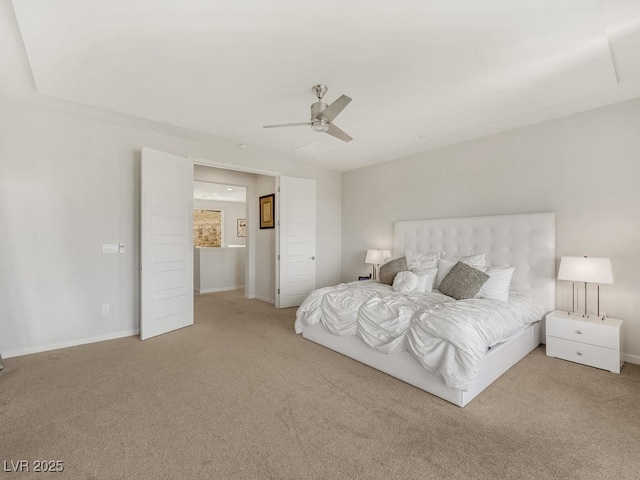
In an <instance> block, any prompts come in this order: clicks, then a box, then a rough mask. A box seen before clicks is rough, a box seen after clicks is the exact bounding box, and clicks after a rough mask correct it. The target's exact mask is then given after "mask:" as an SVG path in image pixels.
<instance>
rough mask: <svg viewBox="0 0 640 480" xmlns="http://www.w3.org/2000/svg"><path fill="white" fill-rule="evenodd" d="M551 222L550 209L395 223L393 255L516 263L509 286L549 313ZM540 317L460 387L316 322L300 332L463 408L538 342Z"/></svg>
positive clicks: (492, 353)
mask: <svg viewBox="0 0 640 480" xmlns="http://www.w3.org/2000/svg"><path fill="white" fill-rule="evenodd" d="M555 223H556V222H555V214H554V213H531V214H519V215H498V216H486V217H466V218H445V219H439V220H411V221H401V222H395V223H394V258H399V257H402V256H404V251H405V249H406V250H413V251H418V252H442V251H444V252H447V253H450V254H456V255H472V254H480V253H485V254H486V259H487V264H488V265H512V266H514V267H516V270H515V272H514V275H513V280H512V282H511V288H512V290H519V291H525V292H530V293H532V294H533V295H535V296H536V297H537V298H538V300H540V302H542V305H543V306H544V308H545V311H547V312H550V311H552V310H553V309H554V308H555V238H556V235H555ZM540 320H541V321H540V322H536V323H534V324H532V325H530V326H529V327H528V328H526V329H525V330H523V331H521V332H520V333H519V334H518V335H516V336H514V337H512V338H511V339H510V340H509V341H507V342H505V343H503V344H501V345H498V346H497V347H495V348H494V349H492V350H491V351H490V352H489V353H488V354H487V355H486V357H485V358H484V359H483V360H482V361H481V362H480V367H479V373H478V376H477V377H476V379H475V380H474V381H473V383H472V384H471V386H470V387H469V389H468V390H464V391H460V390H454V389H452V388H449V387H447V386H446V385H445V384H444V382H443V381H442V379H440V378H439V377H436V376H435V375H432V374H430V373H428V372H427V371H426V370H424V369H423V368H422V366H420V364H419V363H418V362H417V361H416V360H414V359H413V357H411V355H410V354H409V353H407V352H402V353H398V354H394V355H388V354H385V353H381V352H379V351H377V350H373V349H371V348H370V347H368V346H367V345H366V344H365V343H364V342H363V341H362V340H360V339H359V338H358V337H356V336H349V337H341V336H338V335H333V334H331V333H329V332H328V331H327V330H326V329H325V328H324V327H323V326H322V324H321V323H318V324H315V325H313V326H311V327H308V328H305V329H304V331H303V332H302V336H303V337H305V338H307V339H309V340H311V341H313V342H316V343H319V344H320V345H323V346H325V347H327V348H330V349H332V350H335V351H336V352H339V353H342V354H343V355H346V356H348V357H351V358H353V359H355V360H358V361H359V362H362V363H364V364H366V365H369V366H371V367H373V368H376V369H378V370H380V371H382V372H384V373H387V374H389V375H391V376H393V377H396V378H398V379H400V380H402V381H404V382H406V383H409V384H411V385H413V386H415V387H418V388H420V389H422V390H425V391H427V392H429V393H432V394H433V395H436V396H438V397H440V398H443V399H445V400H447V401H448V402H451V403H454V404H456V405H458V406H460V407H464V406H465V405H466V404H467V403H469V402H470V401H471V400H472V399H473V398H475V397H476V396H477V395H478V394H479V393H480V392H482V391H483V390H484V389H485V388H487V387H488V386H489V385H491V383H493V382H494V381H495V380H496V379H497V378H498V377H499V376H500V375H502V374H503V373H504V372H506V371H507V370H508V369H509V368H511V367H512V366H513V365H515V364H516V363H517V362H519V361H520V360H521V359H522V358H523V357H524V356H526V355H527V354H528V353H529V352H531V351H532V350H533V349H534V348H536V347H537V346H538V345H539V344H540V342H541V339H542V338H543V334H544V332H543V325H542V323H543V322H542V319H540Z"/></svg>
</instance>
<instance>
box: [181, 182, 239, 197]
mask: <svg viewBox="0 0 640 480" xmlns="http://www.w3.org/2000/svg"><path fill="white" fill-rule="evenodd" d="M193 198H195V199H198V200H215V201H216V202H246V201H247V189H246V188H244V187H238V186H236V185H225V184H222V183H209V182H201V181H199V180H195V181H194V182H193Z"/></svg>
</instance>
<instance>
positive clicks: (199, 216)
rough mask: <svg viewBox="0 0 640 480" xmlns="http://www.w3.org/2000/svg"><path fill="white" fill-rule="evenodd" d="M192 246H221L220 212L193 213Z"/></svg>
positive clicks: (201, 211) (202, 211) (200, 211)
mask: <svg viewBox="0 0 640 480" xmlns="http://www.w3.org/2000/svg"><path fill="white" fill-rule="evenodd" d="M193 246H194V247H221V246H222V212H219V211H216V210H194V211H193Z"/></svg>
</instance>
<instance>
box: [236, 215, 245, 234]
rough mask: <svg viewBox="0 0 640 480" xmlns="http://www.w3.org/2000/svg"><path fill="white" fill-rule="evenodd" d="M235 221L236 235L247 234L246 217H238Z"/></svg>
mask: <svg viewBox="0 0 640 480" xmlns="http://www.w3.org/2000/svg"><path fill="white" fill-rule="evenodd" d="M237 222H238V236H239V237H246V236H247V219H246V218H239V219H238V220H237Z"/></svg>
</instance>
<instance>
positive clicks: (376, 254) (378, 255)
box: [364, 248, 391, 280]
mask: <svg viewBox="0 0 640 480" xmlns="http://www.w3.org/2000/svg"><path fill="white" fill-rule="evenodd" d="M390 256H391V252H390V251H389V250H380V249H379V248H378V249H369V250H367V255H366V256H365V257H364V263H366V264H368V265H373V267H372V268H373V274H372V277H371V278H372V279H373V280H375V279H376V269H377V267H379V266H380V265H382V264H383V263H384V262H385V259H387V258H389V257H390Z"/></svg>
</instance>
